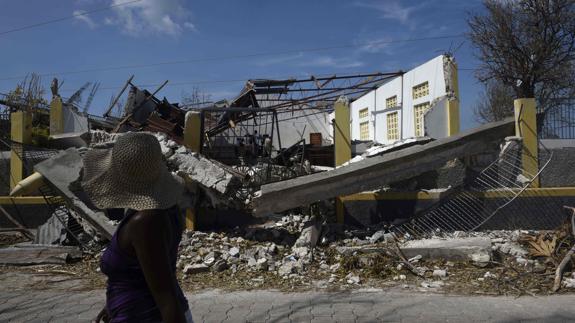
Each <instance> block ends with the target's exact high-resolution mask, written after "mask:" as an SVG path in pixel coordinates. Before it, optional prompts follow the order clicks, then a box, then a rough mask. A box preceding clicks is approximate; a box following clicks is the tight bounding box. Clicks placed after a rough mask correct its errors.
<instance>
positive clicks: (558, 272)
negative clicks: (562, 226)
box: [551, 206, 575, 292]
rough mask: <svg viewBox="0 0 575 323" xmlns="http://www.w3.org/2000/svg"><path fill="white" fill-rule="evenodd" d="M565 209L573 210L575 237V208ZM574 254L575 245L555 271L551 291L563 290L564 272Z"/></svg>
mask: <svg viewBox="0 0 575 323" xmlns="http://www.w3.org/2000/svg"><path fill="white" fill-rule="evenodd" d="M565 208H566V209H569V210H571V212H572V214H571V233H572V235H573V236H574V237H575V208H573V207H568V206H565ZM574 254H575V245H573V246H572V247H571V249H569V251H568V252H567V254H565V257H563V260H561V263H559V266H557V269H556V270H555V282H554V283H553V287H552V288H551V290H552V291H553V292H557V291H558V290H559V288H561V280H562V278H563V271H564V270H565V267H566V266H567V264H568V263H569V262H571V261H573V260H572V257H573V255H574Z"/></svg>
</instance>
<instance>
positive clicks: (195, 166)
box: [168, 152, 240, 194]
mask: <svg viewBox="0 0 575 323" xmlns="http://www.w3.org/2000/svg"><path fill="white" fill-rule="evenodd" d="M168 163H170V164H172V165H173V166H175V167H176V168H177V169H179V171H178V174H179V175H180V176H187V177H189V178H190V179H191V180H193V181H195V182H197V183H199V184H201V185H202V186H204V187H206V188H209V189H213V190H215V191H216V192H218V193H220V194H227V193H228V192H229V191H230V189H231V188H232V187H238V186H239V184H240V178H238V177H237V176H235V175H233V174H232V173H230V172H229V171H226V170H225V169H224V168H223V167H222V166H221V164H219V163H217V162H215V161H213V160H210V159H208V158H205V157H203V156H202V155H200V154H196V153H191V152H186V153H175V154H173V155H172V156H171V157H170V158H169V159H168Z"/></svg>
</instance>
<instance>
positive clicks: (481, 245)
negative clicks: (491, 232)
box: [401, 237, 491, 262]
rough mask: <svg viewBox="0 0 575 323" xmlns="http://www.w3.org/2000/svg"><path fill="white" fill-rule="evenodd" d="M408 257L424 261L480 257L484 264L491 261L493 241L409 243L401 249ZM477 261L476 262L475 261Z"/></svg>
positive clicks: (456, 240) (427, 240) (457, 240)
mask: <svg viewBox="0 0 575 323" xmlns="http://www.w3.org/2000/svg"><path fill="white" fill-rule="evenodd" d="M401 250H402V251H403V253H404V254H405V256H406V257H414V256H417V255H422V256H423V259H441V260H470V259H471V260H473V259H472V256H473V255H475V256H473V257H479V258H480V259H481V261H482V262H486V261H490V260H491V239H489V238H487V237H472V238H459V239H422V240H412V241H408V242H406V243H405V244H403V246H402V247H401ZM473 261H476V260H473Z"/></svg>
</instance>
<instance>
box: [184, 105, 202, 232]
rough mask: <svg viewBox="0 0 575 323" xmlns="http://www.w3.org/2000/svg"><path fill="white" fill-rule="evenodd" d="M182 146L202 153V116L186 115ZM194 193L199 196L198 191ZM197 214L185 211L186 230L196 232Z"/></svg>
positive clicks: (191, 209)
mask: <svg viewBox="0 0 575 323" xmlns="http://www.w3.org/2000/svg"><path fill="white" fill-rule="evenodd" d="M184 146H186V147H187V148H188V149H190V150H191V151H193V152H196V153H200V152H201V151H202V115H201V113H199V112H196V111H189V112H188V113H186V122H185V124H184ZM196 192H197V193H198V194H199V191H198V190H196ZM197 214H198V208H197V207H191V208H188V209H186V229H188V230H196V220H197Z"/></svg>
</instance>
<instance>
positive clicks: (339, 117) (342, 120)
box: [333, 96, 351, 223]
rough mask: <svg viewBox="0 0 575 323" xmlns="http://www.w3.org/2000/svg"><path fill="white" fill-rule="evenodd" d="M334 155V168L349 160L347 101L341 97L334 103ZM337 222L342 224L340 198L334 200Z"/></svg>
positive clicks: (342, 210) (349, 120) (348, 111)
mask: <svg viewBox="0 0 575 323" xmlns="http://www.w3.org/2000/svg"><path fill="white" fill-rule="evenodd" d="M334 110H335V121H334V123H333V129H334V136H333V137H334V154H335V166H336V167H337V166H341V165H342V164H344V163H346V162H348V161H349V160H350V159H351V124H350V123H351V118H350V109H349V100H348V99H347V98H346V97H345V96H341V97H340V98H339V99H337V101H336V102H335V108H334ZM335 206H336V216H337V222H338V223H343V222H344V212H345V211H344V207H343V200H342V199H341V197H337V198H336V199H335Z"/></svg>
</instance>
